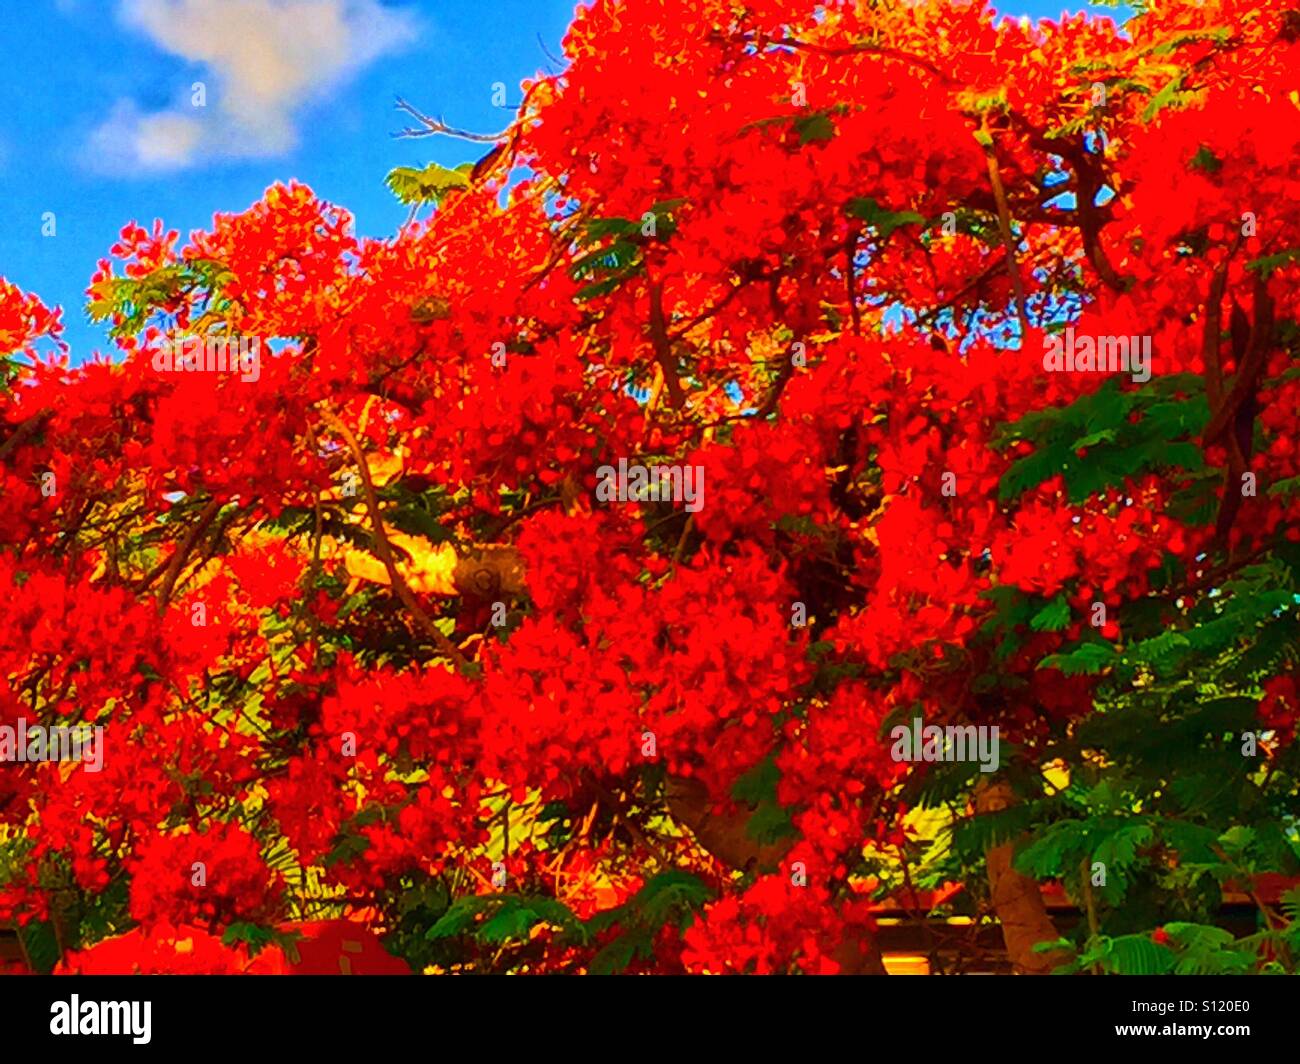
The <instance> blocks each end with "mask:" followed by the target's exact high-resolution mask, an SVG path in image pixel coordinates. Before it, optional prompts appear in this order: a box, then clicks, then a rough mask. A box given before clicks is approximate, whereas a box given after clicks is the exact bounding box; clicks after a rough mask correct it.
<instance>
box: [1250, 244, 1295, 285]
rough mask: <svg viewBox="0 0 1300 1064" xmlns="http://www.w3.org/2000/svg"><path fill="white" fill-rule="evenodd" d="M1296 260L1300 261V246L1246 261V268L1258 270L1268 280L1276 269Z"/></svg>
mask: <svg viewBox="0 0 1300 1064" xmlns="http://www.w3.org/2000/svg"><path fill="white" fill-rule="evenodd" d="M1294 262H1300V248H1288V249H1287V250H1286V251H1279V252H1278V253H1277V254H1276V255H1265V256H1264V257H1263V258H1258V259H1251V260H1250V262H1248V263H1246V269H1248V270H1258V271H1259V274H1260V276H1261V277H1262V278H1263V279H1264V280H1265V281H1267V280H1268V279H1269V278H1270V277H1272V276H1273V273H1274V272H1275V271H1276V270H1280V269H1282V267H1284V266H1290V265H1291V264H1292V263H1294Z"/></svg>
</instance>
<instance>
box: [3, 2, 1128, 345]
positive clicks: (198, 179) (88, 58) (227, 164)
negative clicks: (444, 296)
mask: <svg viewBox="0 0 1300 1064" xmlns="http://www.w3.org/2000/svg"><path fill="white" fill-rule="evenodd" d="M294 6H296V7H297V8H298V9H299V10H302V9H304V8H309V9H311V11H312V18H310V19H308V20H303V19H302V18H301V16H299V17H297V18H295V17H292V16H290V15H288V14H286V11H285V9H286V8H289V7H294ZM1082 6H1084V5H1081V4H1078V3H1065V2H1063V0H1008V3H1007V4H1006V7H1005V8H1004V9H1003V10H1005V12H1006V13H1007V14H1014V15H1021V14H1027V15H1030V16H1033V17H1052V18H1055V17H1057V16H1059V15H1060V13H1061V12H1062V10H1065V9H1067V8H1068V9H1069V10H1071V11H1074V10H1078V9H1079V8H1080V7H1082ZM573 9H574V3H573V0H473V2H470V3H463V2H454V0H5V2H4V7H3V15H0V18H3V20H4V24H3V31H2V32H0V99H3V100H4V101H6V106H5V107H4V108H3V109H0V276H5V277H7V278H8V279H9V280H11V281H12V282H14V283H15V284H17V285H19V287H21V288H23V289H24V290H27V291H31V292H35V293H36V294H38V295H39V296H40V297H41V298H42V299H43V300H44V301H45V302H46V303H48V304H56V303H57V304H61V305H62V306H63V307H64V321H65V324H66V326H67V330H66V337H67V339H68V340H69V342H70V343H71V345H72V349H73V359H74V361H77V362H80V361H82V360H84V359H85V358H87V357H89V356H90V354H91V353H92V351H93V350H95V349H100V350H105V351H107V350H110V345H109V343H108V341H107V340H106V338H105V336H104V333H103V330H102V329H101V328H99V327H97V326H93V325H90V324H89V323H88V322H87V321H86V320H85V316H84V310H83V308H84V304H85V299H84V296H83V292H84V290H85V287H86V284H87V283H88V281H89V278H90V275H91V273H92V272H93V271H94V268H95V263H96V261H97V260H98V259H100V258H103V257H106V255H107V252H108V248H109V246H110V245H111V244H112V243H113V242H114V240H115V239H116V237H117V234H118V232H119V231H120V229H121V227H122V226H123V225H124V224H125V223H126V222H128V221H138V222H140V223H141V224H142V225H145V226H146V227H147V226H148V225H149V224H150V223H151V222H152V221H153V219H154V218H162V219H163V221H164V223H165V224H166V225H167V227H168V228H171V229H178V230H180V232H181V234H182V242H183V240H184V238H185V237H186V236H188V234H189V232H190V231H191V230H193V229H197V228H204V227H206V226H208V225H209V224H210V223H211V220H212V215H213V213H214V212H217V211H238V210H242V209H244V208H245V207H247V206H248V205H249V204H251V203H253V202H254V201H256V200H257V199H258V198H259V197H260V196H261V194H262V192H263V190H264V189H265V188H266V187H267V186H268V185H270V184H271V183H272V182H274V181H283V180H288V179H290V178H296V179H298V180H301V181H304V182H306V183H307V184H309V185H311V187H312V188H313V189H314V190H315V191H316V192H317V193H318V194H319V195H321V196H322V197H324V198H325V199H327V200H330V201H332V202H335V203H338V204H340V205H342V206H344V207H347V208H348V209H349V210H351V211H352V212H353V214H354V215H355V216H356V219H357V230H358V232H359V233H360V234H362V235H365V236H384V235H387V234H389V233H391V232H393V231H394V230H395V229H396V228H397V226H398V225H400V224H401V222H402V220H403V218H404V217H405V208H403V207H401V206H400V205H399V204H398V203H397V202H396V201H395V200H394V199H393V198H392V196H391V195H390V194H389V192H388V190H387V189H386V188H385V187H384V185H383V178H384V175H385V174H387V172H388V171H389V170H390V169H391V168H392V167H394V166H401V165H423V164H424V163H427V162H429V161H437V162H441V163H444V164H447V165H455V164H457V163H460V162H465V161H467V160H469V159H472V158H474V157H475V146H474V145H468V144H462V143H458V142H454V141H450V140H446V139H445V138H439V139H437V140H422V141H411V140H399V139H395V138H394V137H392V136H391V134H392V133H393V132H394V131H396V130H397V129H399V128H401V127H402V126H403V125H404V124H405V123H404V122H403V116H401V115H399V114H398V113H397V112H396V111H395V110H393V98H394V97H395V96H397V95H401V96H404V97H406V98H407V99H409V100H410V101H411V102H412V103H414V104H415V105H417V106H419V107H421V108H423V109H424V110H425V111H426V112H430V113H435V114H436V113H441V114H442V115H443V116H444V117H445V118H446V119H447V121H448V122H451V123H453V124H455V125H458V126H461V127H462V128H467V129H475V130H482V131H491V130H496V129H499V128H501V127H502V125H504V123H505V121H506V120H508V112H505V111H502V110H499V109H496V108H495V107H494V106H493V102H492V94H493V85H494V84H495V83H497V82H502V83H504V84H505V86H506V87H507V93H508V96H507V100H508V102H510V103H514V102H517V100H518V97H519V90H518V84H519V81H520V79H522V78H525V77H528V76H531V75H533V74H535V73H536V72H537V71H539V70H543V69H547V68H549V67H550V66H551V62H550V60H549V59H548V58H547V55H546V53H545V51H544V50H543V43H541V42H544V44H545V48H546V49H549V51H550V52H551V53H552V54H554V55H558V54H559V51H560V48H559V42H560V40H561V38H562V37H563V35H564V30H565V27H566V26H567V24H568V22H569V20H570V18H571V16H572V13H573ZM1107 13H1111V14H1113V12H1110V11H1108V12H1107ZM539 38H540V42H539ZM196 82H200V83H202V85H203V97H204V98H203V103H204V104H205V105H204V106H202V107H196V106H194V103H195V101H196V99H197V98H198V97H196V93H195V89H194V85H195V83H196ZM47 212H53V215H54V228H55V235H53V236H44V235H42V227H43V225H44V224H45V223H46V222H47Z"/></svg>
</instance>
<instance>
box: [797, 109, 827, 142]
mask: <svg viewBox="0 0 1300 1064" xmlns="http://www.w3.org/2000/svg"><path fill="white" fill-rule="evenodd" d="M794 128H795V131H796V132H797V133H798V134H799V143H800V144H808V143H811V142H813V141H821V140H830V139H831V138H832V137H833V136H835V123H834V122H832V121H831V117H830V115H828V114H825V113H819V114H815V115H804V116H802V117H800V118H796V119H795V120H794Z"/></svg>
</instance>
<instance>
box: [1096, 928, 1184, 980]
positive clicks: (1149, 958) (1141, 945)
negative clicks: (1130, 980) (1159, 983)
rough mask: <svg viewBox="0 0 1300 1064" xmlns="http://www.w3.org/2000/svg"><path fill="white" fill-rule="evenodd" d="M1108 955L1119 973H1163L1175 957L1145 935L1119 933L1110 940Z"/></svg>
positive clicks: (1166, 947)
mask: <svg viewBox="0 0 1300 1064" xmlns="http://www.w3.org/2000/svg"><path fill="white" fill-rule="evenodd" d="M1110 947H1111V948H1110V956H1111V959H1112V961H1113V962H1114V965H1115V971H1116V972H1118V973H1119V974H1120V975H1164V974H1166V973H1167V972H1168V971H1169V970H1170V969H1172V968H1173V966H1174V964H1175V962H1176V961H1177V957H1176V956H1175V954H1174V951H1173V950H1171V949H1170V948H1169V947H1168V946H1162V945H1160V944H1159V943H1156V942H1152V941H1151V939H1150V938H1149V937H1148V936H1147V935H1120V936H1119V937H1117V938H1114V939H1112V940H1111V944H1110Z"/></svg>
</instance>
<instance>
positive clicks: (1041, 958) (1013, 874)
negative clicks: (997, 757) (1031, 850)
mask: <svg viewBox="0 0 1300 1064" xmlns="http://www.w3.org/2000/svg"><path fill="white" fill-rule="evenodd" d="M1015 802H1016V797H1015V794H1014V792H1013V791H1012V790H1011V784H1009V783H1007V782H1006V781H1005V780H998V781H996V782H994V783H983V782H981V783H980V784H979V786H977V787H976V788H975V811H976V812H977V813H994V812H997V811H998V810H1000V809H1006V808H1008V807H1009V806H1012V805H1014V804H1015ZM1015 849H1016V844H1015V843H1014V842H1004V843H1002V844H1001V845H998V846H991V847H989V849H988V852H987V853H986V854H985V860H986V861H987V863H988V871H989V896H990V898H991V899H992V903H993V911H994V912H995V913H997V917H998V921H999V923H1001V925H1002V940H1003V942H1005V943H1006V947H1007V959H1008V960H1010V961H1011V964H1012V966H1013V967H1014V969H1015V971H1016V973H1017V974H1019V975H1050V974H1051V971H1052V969H1053V968H1055V967H1056V966H1057V965H1058V964H1064V963H1065V962H1066V961H1067V960H1069V958H1070V955H1069V954H1068V953H1067V952H1065V951H1064V950H1059V949H1058V950H1050V951H1048V952H1046V953H1035V952H1034V946H1035V945H1037V944H1038V943H1039V942H1055V941H1056V940H1057V939H1058V938H1060V937H1061V936H1060V933H1059V932H1058V931H1057V930H1056V926H1055V925H1054V924H1053V923H1052V918H1051V917H1050V916H1048V915H1047V906H1046V905H1044V904H1043V896H1042V894H1041V893H1040V892H1039V890H1038V883H1037V881H1036V880H1033V879H1031V878H1030V877H1029V876H1026V875H1022V874H1021V873H1019V872H1017V871H1016V870H1015V869H1014V868H1013V867H1012V866H1011V859H1012V857H1013V856H1014V855H1015Z"/></svg>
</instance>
